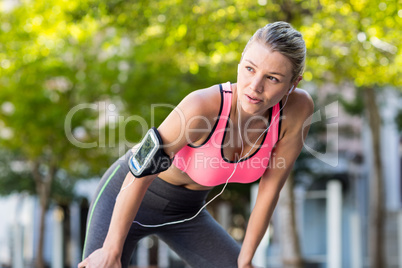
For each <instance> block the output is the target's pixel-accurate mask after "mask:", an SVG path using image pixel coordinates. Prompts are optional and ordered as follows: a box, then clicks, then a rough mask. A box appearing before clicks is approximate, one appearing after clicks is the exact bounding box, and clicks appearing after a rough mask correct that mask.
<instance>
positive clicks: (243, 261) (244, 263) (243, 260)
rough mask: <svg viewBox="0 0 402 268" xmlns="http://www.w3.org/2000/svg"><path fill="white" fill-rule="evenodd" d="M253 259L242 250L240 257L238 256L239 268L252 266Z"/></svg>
mask: <svg viewBox="0 0 402 268" xmlns="http://www.w3.org/2000/svg"><path fill="white" fill-rule="evenodd" d="M252 259H253V258H252V256H247V255H246V254H242V252H240V254H239V257H238V258H237V265H238V267H239V268H244V267H251V263H252Z"/></svg>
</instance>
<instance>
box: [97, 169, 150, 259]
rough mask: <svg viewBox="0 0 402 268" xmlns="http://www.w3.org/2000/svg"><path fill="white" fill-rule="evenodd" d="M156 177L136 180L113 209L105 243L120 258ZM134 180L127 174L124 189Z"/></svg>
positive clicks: (119, 198) (121, 194)
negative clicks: (144, 199)
mask: <svg viewBox="0 0 402 268" xmlns="http://www.w3.org/2000/svg"><path fill="white" fill-rule="evenodd" d="M156 176H157V175H150V176H146V177H143V178H138V179H135V181H134V182H133V184H132V185H130V187H128V188H127V189H126V190H124V191H122V192H120V194H119V195H118V198H117V200H116V203H115V206H114V209H113V214H112V219H111V222H110V226H109V231H108V233H107V236H106V239H105V241H104V243H103V247H104V248H105V249H108V250H109V251H112V252H113V253H114V254H116V255H118V256H120V255H121V253H122V250H123V245H124V241H125V239H126V236H127V233H128V231H129V229H130V226H131V224H132V222H133V220H134V218H135V216H136V214H137V211H138V209H139V207H140V205H141V202H142V199H143V198H144V195H145V193H146V191H147V189H148V187H149V185H150V184H151V182H152V181H153V180H154V179H155V178H156ZM132 179H133V175H132V174H131V173H129V174H127V176H126V178H125V180H124V182H123V185H122V188H123V187H125V186H126V185H128V184H129V183H130V181H132Z"/></svg>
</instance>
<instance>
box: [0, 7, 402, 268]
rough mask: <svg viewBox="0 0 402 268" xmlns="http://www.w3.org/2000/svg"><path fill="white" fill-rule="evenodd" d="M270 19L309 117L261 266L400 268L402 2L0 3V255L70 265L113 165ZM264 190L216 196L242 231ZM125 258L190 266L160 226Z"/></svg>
mask: <svg viewBox="0 0 402 268" xmlns="http://www.w3.org/2000/svg"><path fill="white" fill-rule="evenodd" d="M277 20H282V21H287V22H290V23H291V24H292V25H293V26H294V27H295V28H296V29H297V30H299V31H300V32H301V33H302V34H303V36H304V39H305V42H306V46H307V51H308V52H307V63H306V70H305V73H304V76H303V80H302V82H301V83H300V84H299V87H301V88H303V89H305V90H307V91H308V92H309V93H310V94H311V95H312V96H313V98H314V101H315V113H314V115H313V118H312V124H311V129H310V133H309V136H308V138H307V140H306V143H305V146H304V148H303V151H302V153H301V155H300V157H299V159H298V161H297V163H296V164H295V167H294V170H293V172H292V174H291V176H290V177H289V179H288V181H287V183H286V185H285V186H284V188H283V190H282V192H281V198H280V201H279V203H278V206H277V208H276V210H275V213H274V215H273V217H272V221H271V225H270V227H269V229H268V231H267V234H266V236H265V237H264V239H263V242H262V243H261V245H260V247H259V248H258V251H257V253H256V256H255V259H254V261H255V264H256V265H258V266H259V267H295V268H300V267H331V268H340V267H353V268H360V267H375V268H381V267H399V268H402V209H401V208H402V183H401V180H402V176H401V166H402V135H401V129H402V105H401V103H402V102H401V100H402V98H401V90H402V87H401V85H402V78H401V77H402V52H401V50H402V48H401V44H402V1H401V0H392V1H391V0H384V1H379V0H371V1H368V0H351V1H343V0H339V1H335V0H314V1H301V0H275V1H270V0H258V1H250V0H227V1H214V0H198V1H184V0H160V1H158V0H154V1H147V0H138V1H130V0H125V1H123V0H110V1H101V0H80V1H78V0H68V1H67V0H47V1H32V0H0V195H1V196H0V212H1V215H0V267H38V268H42V267H55V268H58V267H76V265H77V263H78V262H79V261H80V260H81V252H82V246H83V242H84V240H85V228H86V227H85V224H86V217H87V214H88V209H89V203H90V201H91V200H92V198H93V193H94V191H95V188H96V185H97V182H98V181H99V178H100V176H101V175H102V173H103V172H104V171H105V170H106V168H107V167H108V166H109V165H110V164H111V163H112V162H114V160H115V159H116V158H118V157H119V156H121V155H123V154H124V152H125V151H126V150H127V149H128V148H130V147H131V146H133V145H134V144H135V143H137V142H139V141H140V139H141V137H142V136H143V135H144V132H145V131H146V130H147V129H148V128H149V127H151V126H158V125H159V124H160V123H161V122H162V120H163V119H164V118H165V117H166V115H167V114H169V112H171V111H172V109H173V108H174V106H175V105H177V104H178V103H179V102H180V100H181V99H182V98H183V97H184V96H185V95H187V94H188V93H189V92H191V91H193V90H196V89H199V88H205V87H209V86H211V85H213V84H217V83H222V82H226V81H231V82H235V81H236V70H237V64H238V62H239V60H240V56H241V52H242V50H243V48H244V46H245V44H246V43H247V41H248V39H249V38H250V37H251V36H252V34H253V33H254V32H255V31H256V30H257V29H258V28H260V27H263V26H264V25H265V24H267V23H270V22H274V21H277ZM217 188H219V189H216V191H219V190H220V187H217ZM257 188H258V184H253V185H241V184H231V185H229V187H228V188H227V190H225V192H224V194H223V195H222V196H221V198H220V199H219V200H216V201H214V202H213V203H212V204H211V206H209V207H208V210H209V211H210V212H211V213H213V215H214V216H215V217H216V219H217V220H218V221H219V222H220V223H221V224H222V225H223V226H224V228H226V229H227V230H228V232H229V233H230V234H231V235H232V236H233V237H234V238H235V239H236V240H238V241H239V242H240V243H241V241H242V239H243V236H244V232H245V228H246V224H247V219H248V217H249V215H250V211H251V209H252V207H253V203H254V200H255V193H256V190H257ZM213 193H214V192H213ZM213 193H212V194H213ZM212 194H211V195H210V196H213V195H212ZM217 250H219V249H217ZM132 265H133V267H135V266H137V267H177V268H180V267H185V265H184V264H183V263H182V262H181V261H180V260H179V259H178V257H177V256H176V255H175V254H174V253H173V252H171V251H170V250H169V249H168V248H167V247H166V245H165V244H164V243H163V242H161V241H158V239H157V238H155V237H150V238H148V239H144V240H143V241H141V243H140V245H139V246H138V249H137V250H136V252H135V253H134V254H133V258H132ZM206 268H208V267H206Z"/></svg>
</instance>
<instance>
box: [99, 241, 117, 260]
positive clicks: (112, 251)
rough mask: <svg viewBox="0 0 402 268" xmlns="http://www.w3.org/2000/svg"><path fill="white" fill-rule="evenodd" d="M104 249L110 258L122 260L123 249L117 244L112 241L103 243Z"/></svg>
mask: <svg viewBox="0 0 402 268" xmlns="http://www.w3.org/2000/svg"><path fill="white" fill-rule="evenodd" d="M102 249H103V250H104V251H105V252H107V254H108V255H109V257H110V258H112V259H118V260H120V258H121V255H122V250H121V249H120V247H119V246H117V245H111V244H110V243H107V242H106V241H105V243H103V246H102Z"/></svg>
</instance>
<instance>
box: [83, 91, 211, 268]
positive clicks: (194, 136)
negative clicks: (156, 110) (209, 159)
mask: <svg viewBox="0 0 402 268" xmlns="http://www.w3.org/2000/svg"><path fill="white" fill-rule="evenodd" d="M206 101H208V98H205V94H203V92H202V91H195V92H192V93H191V94H189V95H188V96H187V97H186V98H184V99H183V101H182V102H181V103H180V104H179V105H178V106H177V107H176V108H175V110H174V111H173V112H172V113H171V114H170V115H169V116H168V117H167V118H166V119H165V120H164V122H163V123H162V124H161V125H160V126H159V128H158V131H159V133H160V135H161V137H162V140H163V144H164V145H165V147H164V150H165V152H166V153H167V154H168V155H170V156H171V157H173V156H174V155H175V154H176V153H177V152H178V151H179V150H180V149H181V148H182V147H184V146H185V145H187V144H188V143H190V142H194V141H197V140H198V139H200V136H201V132H199V131H198V132H197V131H193V130H194V129H202V128H205V120H201V119H200V120H197V119H196V120H192V121H191V122H192V123H191V125H190V126H188V125H187V123H186V122H188V121H189V119H191V118H193V117H196V116H198V117H200V116H201V115H205V114H203V113H204V111H205V103H204V102H206ZM209 102H210V100H209ZM205 116H206V117H208V115H205ZM200 118H201V117H200ZM157 175H158V174H154V175H149V176H146V177H142V178H139V179H136V180H134V182H133V183H132V185H131V186H130V187H129V188H127V189H126V190H125V191H121V192H120V195H119V197H118V199H117V201H116V204H115V206H114V210H113V214H112V218H111V222H110V226H109V230H108V233H107V236H106V238H105V241H104V244H103V247H102V248H101V249H99V250H97V251H95V252H93V253H92V254H91V255H90V256H89V257H88V258H86V259H85V260H84V261H82V262H81V263H80V264H79V265H78V267H79V268H81V267H121V264H120V259H121V254H122V250H123V245H124V241H125V239H126V236H127V233H128V231H129V229H130V226H131V224H132V222H133V220H134V218H135V216H136V214H137V211H138V209H139V207H140V204H141V202H142V199H143V197H144V195H145V193H146V191H147V189H148V187H149V185H150V184H151V183H152V181H153V180H154V179H155V178H156V177H157ZM133 179H134V178H133V175H132V174H131V173H128V174H127V176H126V178H125V180H124V182H123V185H122V188H123V187H125V186H126V185H128V183H130V182H131V181H132V180H133Z"/></svg>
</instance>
